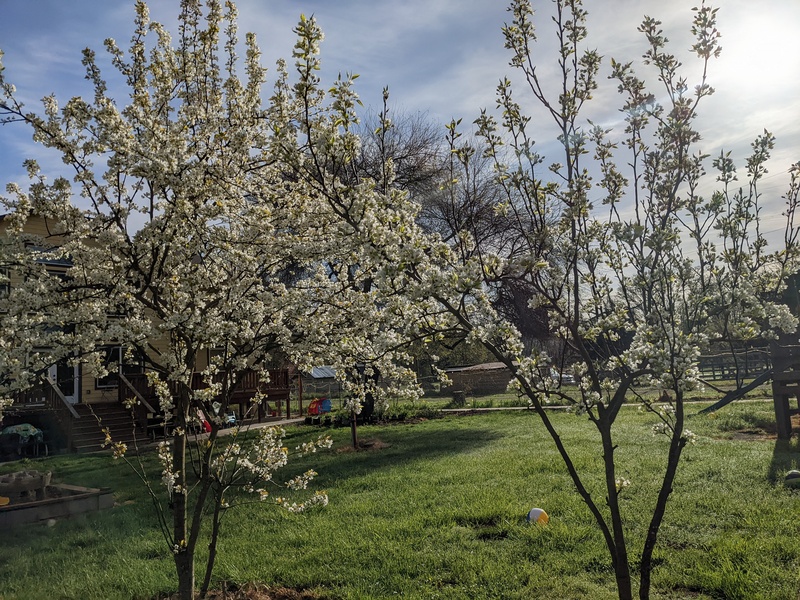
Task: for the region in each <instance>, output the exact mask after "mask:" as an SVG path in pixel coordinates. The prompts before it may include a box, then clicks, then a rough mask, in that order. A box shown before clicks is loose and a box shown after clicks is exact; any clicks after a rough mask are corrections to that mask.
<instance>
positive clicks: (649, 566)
mask: <svg viewBox="0 0 800 600" xmlns="http://www.w3.org/2000/svg"><path fill="white" fill-rule="evenodd" d="M676 405H677V407H676V419H675V431H673V434H672V439H671V441H670V448H669V454H668V457H667V470H666V473H664V480H663V481H662V482H661V489H660V490H659V492H658V500H657V501H656V507H655V510H654V511H653V517H652V519H651V520H650V526H649V527H648V529H647V537H646V538H645V540H644V548H643V549H642V559H641V562H640V564H641V575H640V577H639V598H640V599H641V600H648V599H649V598H650V585H651V581H650V575H651V574H652V571H653V550H654V549H655V547H656V542H657V541H658V530H659V529H660V528H661V523H662V521H663V520H664V513H665V512H666V509H667V500H669V496H670V494H672V484H673V483H674V481H675V473H676V472H677V470H678V463H679V462H680V460H681V453H682V452H683V447H684V445H685V444H686V441H685V440H684V439H683V423H684V412H683V398H682V397H680V396H679V397H678V400H677V402H676Z"/></svg>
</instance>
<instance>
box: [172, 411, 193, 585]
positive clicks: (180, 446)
mask: <svg viewBox="0 0 800 600" xmlns="http://www.w3.org/2000/svg"><path fill="white" fill-rule="evenodd" d="M184 406H188V402H187V403H185V404H184ZM184 422H186V418H185V415H184ZM172 468H173V471H174V473H175V487H174V488H173V493H172V503H173V513H172V535H173V540H174V544H175V548H173V552H174V553H175V569H176V571H177V575H178V595H179V597H180V599H181V600H192V598H193V597H194V547H193V546H194V544H189V540H188V535H187V534H188V531H187V520H188V494H189V492H188V487H187V484H186V432H185V431H184V430H183V428H182V427H179V428H177V429H176V430H175V434H174V435H173V440H172Z"/></svg>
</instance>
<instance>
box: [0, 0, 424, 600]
mask: <svg viewBox="0 0 800 600" xmlns="http://www.w3.org/2000/svg"><path fill="white" fill-rule="evenodd" d="M205 4H206V5H207V8H206V9H205V10H204V9H203V6H202V3H201V2H200V1H199V0H183V1H182V2H181V13H180V18H179V29H178V36H177V39H176V40H173V39H172V36H171V35H170V33H169V31H168V30H167V29H166V28H165V27H164V26H162V25H161V24H159V23H155V22H151V21H150V19H149V15H148V8H147V4H146V3H145V2H143V1H139V2H137V3H136V19H135V31H134V34H133V37H132V39H131V42H130V45H129V47H128V49H127V51H126V50H123V49H122V48H121V47H120V46H119V45H118V44H117V43H116V42H115V41H114V40H110V39H109V40H107V41H106V44H105V45H106V51H107V53H108V56H109V57H110V62H111V65H112V66H113V69H112V71H113V72H115V73H116V76H115V78H114V79H112V80H107V79H105V77H104V75H103V73H102V69H101V61H99V59H98V58H97V56H96V55H95V53H94V52H93V51H91V50H88V49H87V50H86V51H85V52H84V57H83V64H84V65H85V67H86V76H87V79H88V80H89V82H90V83H91V85H92V88H93V94H92V96H91V97H89V98H88V99H85V98H83V97H78V96H76V97H74V98H71V99H70V100H68V101H67V102H66V103H65V104H63V106H59V104H58V102H57V100H56V98H54V97H52V96H48V97H46V98H45V99H44V101H43V112H42V113H37V112H35V111H30V110H28V109H27V108H26V107H25V106H23V105H22V104H21V102H20V101H19V100H18V96H17V93H16V90H15V88H14V87H13V85H12V84H11V83H10V82H8V81H7V80H6V79H5V78H4V77H3V74H2V70H1V69H2V65H0V94H2V95H1V96H0V120H2V122H4V123H9V124H10V123H12V122H21V123H23V124H24V125H27V126H28V127H29V128H30V129H31V131H32V133H33V137H34V140H35V141H36V142H38V143H39V144H41V145H42V146H44V147H46V148H49V149H51V150H52V151H54V152H56V153H58V154H60V157H61V158H62V160H63V162H64V164H65V165H66V166H67V167H68V169H69V172H70V176H69V179H68V178H66V177H58V178H56V179H54V180H53V181H52V182H49V181H48V180H47V179H46V177H45V175H44V174H43V173H41V172H40V169H39V167H38V165H37V164H36V163H35V162H34V161H28V162H27V163H26V164H27V168H28V173H29V175H30V178H31V184H30V185H29V186H28V187H27V189H23V188H22V187H21V186H17V185H13V184H12V185H9V186H8V188H7V196H6V197H4V198H3V199H2V202H3V204H4V205H5V207H6V209H7V212H8V216H7V217H6V223H7V229H6V233H7V235H6V236H5V238H4V240H3V242H2V245H1V246H0V261H2V266H3V267H4V268H6V269H7V272H9V273H13V275H12V279H13V285H12V286H11V289H10V290H9V293H8V294H7V295H6V296H5V297H4V298H2V299H0V302H2V307H0V308H2V311H0V321H1V322H2V323H1V325H2V328H3V331H4V336H3V340H2V344H1V345H2V347H1V348H0V370H2V374H3V376H2V381H0V385H2V386H3V391H4V394H3V395H4V396H6V397H9V396H10V394H12V393H13V392H14V391H16V390H22V389H25V388H26V387H28V386H30V385H31V384H32V383H34V382H35V381H36V379H37V378H38V377H40V376H41V375H42V373H44V372H45V370H46V369H47V368H48V366H49V365H52V364H54V363H56V362H58V361H63V360H66V361H70V362H72V363H76V362H82V363H83V364H84V365H85V367H86V368H88V369H91V370H93V371H94V372H95V373H97V375H98V376H102V375H104V374H105V373H106V372H107V371H108V369H109V368H110V369H114V368H118V366H119V365H107V364H103V361H102V348H103V347H105V346H107V345H108V344H113V345H115V346H119V347H121V348H122V349H123V352H124V356H125V358H124V359H122V360H132V361H133V360H136V361H141V362H142V363H143V365H144V367H145V368H146V370H147V374H148V378H149V383H150V385H151V386H152V387H153V388H154V389H155V391H156V393H157V395H158V398H159V402H160V410H161V413H162V414H161V417H162V418H163V420H164V421H165V422H171V423H172V424H173V425H174V426H175V427H174V429H173V431H172V434H171V436H170V438H169V439H168V440H167V441H166V442H164V443H163V444H162V445H161V447H160V449H159V453H158V455H159V458H160V460H161V463H162V468H163V472H162V482H163V484H164V488H165V493H166V495H167V497H166V498H165V497H164V492H160V491H158V489H156V487H154V486H152V485H151V484H150V476H149V475H150V474H149V473H148V472H147V471H146V469H145V468H144V467H143V466H142V465H141V463H138V462H137V461H136V459H129V458H128V457H127V456H126V454H125V451H126V450H127V448H126V447H125V445H124V444H122V443H120V442H118V441H116V440H114V439H108V440H107V441H108V443H109V444H111V445H112V447H113V449H114V453H115V456H116V457H119V458H122V459H123V460H126V461H127V462H129V464H131V465H132V466H133V467H134V468H135V469H137V472H138V473H139V474H140V476H141V477H142V479H143V481H144V482H145V484H146V486H147V489H148V490H149V491H150V493H151V494H152V496H153V499H154V504H155V506H156V509H157V514H158V523H159V525H160V526H161V529H162V531H163V533H164V537H165V539H166V542H167V544H168V547H169V549H170V550H171V551H172V552H173V555H174V562H175V567H176V573H177V578H178V591H179V594H180V597H181V598H191V597H193V594H194V591H195V588H196V583H195V556H196V550H197V547H198V543H200V540H202V539H205V538H204V536H205V535H206V534H205V532H206V531H209V530H210V539H209V548H210V553H209V559H208V562H207V564H206V570H205V577H204V581H203V583H202V586H201V592H202V593H203V594H205V593H206V591H207V590H208V588H209V585H210V584H211V577H212V570H213V565H214V560H215V557H216V541H217V538H218V536H219V533H220V525H221V523H222V519H223V516H224V514H225V512H226V511H227V510H229V508H230V507H232V506H234V505H235V504H236V502H237V501H239V500H240V499H241V493H240V490H245V491H249V492H251V493H253V494H255V495H256V496H257V497H258V498H260V499H262V500H269V499H273V500H274V501H275V502H277V503H278V504H279V505H281V506H284V507H286V508H287V509H289V510H291V511H302V510H304V509H305V508H307V507H309V506H313V505H319V504H325V503H326V502H327V496H326V495H325V494H324V492H317V493H314V494H313V495H311V496H310V498H307V499H305V500H302V499H294V498H293V496H292V494H291V492H287V493H286V494H285V497H284V494H283V493H280V492H279V493H278V494H274V493H271V492H270V486H272V485H276V484H277V483H278V482H279V480H278V479H277V475H276V471H277V470H278V469H280V468H281V467H283V466H284V465H285V464H286V461H287V457H288V450H287V449H286V448H284V447H283V442H282V438H283V434H282V433H281V432H280V431H277V430H266V431H262V432H261V433H260V434H259V435H257V436H247V435H245V432H243V431H238V432H236V434H235V435H234V436H230V437H226V438H221V437H219V431H220V427H221V425H222V421H221V416H222V415H224V414H225V412H226V410H227V409H228V406H229V405H230V404H231V400H232V398H233V394H234V392H235V390H236V388H237V385H239V383H240V382H241V380H242V379H243V378H244V377H246V376H252V374H253V373H256V374H257V375H258V377H260V378H261V379H262V380H264V381H266V380H267V378H268V377H269V371H268V367H269V366H270V364H271V363H273V362H275V361H279V360H291V361H293V362H294V363H295V364H297V365H299V366H300V367H301V368H310V367H311V366H312V365H314V364H319V363H320V362H322V363H325V364H333V365H335V366H337V367H338V371H339V372H340V373H345V372H347V370H348V369H352V367H353V365H355V364H362V365H365V367H364V368H365V369H368V370H370V371H373V372H380V373H381V375H382V376H383V377H384V378H385V379H386V380H388V381H391V382H394V383H395V384H396V385H397V387H398V389H400V390H403V392H402V393H408V394H411V395H417V394H418V393H419V392H418V390H417V389H416V388H415V386H413V385H412V384H411V379H410V374H409V372H408V371H407V370H406V369H404V368H403V367H402V366H398V365H401V364H402V363H403V362H404V358H405V356H404V354H403V352H402V350H399V348H400V346H401V344H400V342H401V340H400V338H399V336H398V333H397V332H398V331H399V328H398V327H397V324H396V322H397V321H398V319H400V318H401V314H400V313H399V312H398V311H397V310H394V307H395V306H396V305H399V304H401V302H405V300H401V299H400V296H399V294H398V290H397V289H396V288H392V287H391V286H387V285H381V286H378V285H376V282H377V281H378V280H379V279H380V280H381V282H386V281H391V276H390V275H389V274H387V273H385V272H384V271H389V272H390V271H392V270H393V269H399V268H402V267H401V266H398V265H395V264H393V263H392V262H387V261H386V260H385V257H384V256H383V255H382V254H379V253H376V252H372V251H371V250H370V249H371V248H372V247H373V246H379V247H380V246H382V245H383V239H384V238H385V237H386V236H392V235H395V236H396V235H397V233H396V229H397V228H398V227H399V228H402V226H403V224H404V223H406V222H412V223H413V214H412V213H411V212H409V211H410V210H411V205H410V204H407V205H406V206H405V207H401V206H400V205H394V204H393V200H394V198H389V197H385V196H382V195H380V194H378V193H376V191H375V190H374V188H373V186H372V185H371V184H370V183H369V182H360V183H357V184H356V185H349V186H344V185H342V184H340V180H339V179H338V178H337V174H336V173H335V172H333V171H331V170H330V169H329V168H327V165H329V164H334V163H336V164H347V162H348V157H349V156H351V155H353V154H354V153H355V152H357V150H358V138H357V137H356V136H355V135H353V134H349V133H348V132H347V130H348V126H349V122H350V121H352V120H354V119H355V116H354V106H355V105H356V103H357V98H356V96H355V94H354V92H353V91H352V89H351V80H352V78H340V80H339V81H338V82H337V83H336V84H335V85H334V86H333V89H332V90H331V91H330V92H329V93H328V92H326V91H325V90H324V89H323V88H322V87H321V84H320V79H319V77H318V73H317V72H318V70H319V56H318V54H319V42H320V41H321V40H322V34H321V31H320V30H319V27H318V26H317V25H316V23H315V22H314V20H313V19H306V18H302V19H301V20H300V23H299V24H298V27H297V29H296V33H297V39H298V41H297V45H296V46H295V50H294V59H295V66H296V70H297V76H296V80H293V79H292V78H291V77H290V76H289V73H288V69H287V67H286V64H285V63H284V62H279V64H278V69H277V78H276V84H275V88H274V92H273V95H272V96H271V97H270V98H269V100H267V101H265V100H264V97H263V95H264V84H265V82H266V70H265V69H264V68H263V67H262V66H261V64H260V62H259V60H260V52H259V49H258V47H257V45H256V41H255V38H254V36H252V35H250V34H248V35H247V37H246V39H245V42H244V48H245V52H246V54H245V57H244V59H243V60H242V59H240V58H239V57H238V56H237V54H236V51H237V48H238V47H239V40H238V36H237V26H236V9H235V6H234V5H233V3H231V2H227V3H225V4H224V5H223V4H222V3H220V2H219V1H217V0H209V1H208V2H206V3H205ZM242 70H243V75H242V73H241V71H242ZM119 86H125V87H127V93H128V96H127V98H125V97H123V95H121V94H113V93H112V92H111V90H116V89H117V87H119ZM334 158H335V160H334ZM311 164H313V165H314V168H313V169H312V168H310V167H309V165H311ZM32 218H44V219H46V220H47V222H48V223H50V224H51V225H52V229H51V231H50V232H49V233H48V235H45V236H38V237H37V236H34V235H32V234H31V233H30V231H29V229H27V228H26V226H27V224H28V223H29V221H30V220H31V219H32ZM365 249H366V250H367V251H366V252H365ZM45 258H46V259H47V261H53V260H57V261H60V262H61V263H62V264H64V265H66V268H65V270H64V272H63V273H60V274H59V273H52V272H50V271H48V270H47V269H46V268H45V267H44V264H43V263H44V262H46V261H44V260H43V259H45ZM43 349H46V351H43ZM203 353H209V355H210V357H211V358H210V360H209V362H208V365H207V367H205V368H204V369H203V370H202V372H201V373H200V377H201V378H202V383H203V385H201V386H197V385H193V378H195V377H196V373H195V371H196V365H197V364H198V358H199V357H200V356H201V355H202V354H203ZM370 381H372V379H370ZM346 383H347V385H348V386H349V387H348V389H349V391H350V392H351V394H350V398H351V399H350V401H349V402H350V403H351V407H352V410H353V411H355V412H357V411H358V410H359V406H360V402H361V401H362V400H363V398H364V397H365V395H366V394H367V393H371V394H373V396H379V398H380V395H381V394H386V393H387V392H386V390H385V388H384V387H381V388H378V386H377V385H375V384H374V383H370V384H368V385H365V384H364V382H363V381H360V382H357V381H347V382H346ZM198 387H199V388H201V389H198ZM135 403H136V399H132V400H131V402H130V404H131V405H133V404H135ZM198 410H199V411H201V413H198ZM198 414H203V415H205V416H206V417H208V419H209V421H210V428H211V431H210V432H209V434H208V436H207V438H204V439H202V440H193V439H192V436H193V434H192V430H193V429H194V427H193V426H194V425H196V422H197V418H198V417H197V415H198ZM327 445H329V440H326V439H321V440H318V441H317V442H313V443H309V444H306V445H303V446H301V447H300V448H298V452H302V453H307V452H310V451H314V450H316V449H317V448H320V447H325V446H327ZM312 478H313V472H312V471H309V472H308V473H307V474H305V475H302V476H299V477H293V478H291V479H290V480H289V481H288V482H286V486H288V488H290V490H301V489H305V488H306V487H307V486H308V485H309V482H310V481H311V479H312ZM207 520H210V528H206V527H205V526H204V523H205V522H206V521H207Z"/></svg>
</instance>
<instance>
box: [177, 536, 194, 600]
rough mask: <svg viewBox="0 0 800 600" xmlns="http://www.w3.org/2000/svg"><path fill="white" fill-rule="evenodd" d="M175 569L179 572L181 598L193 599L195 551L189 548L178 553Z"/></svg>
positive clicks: (181, 599) (184, 599)
mask: <svg viewBox="0 0 800 600" xmlns="http://www.w3.org/2000/svg"><path fill="white" fill-rule="evenodd" d="M175 570H176V571H177V574H178V597H179V598H180V600H193V598H194V553H193V552H190V551H189V550H188V549H186V550H182V551H180V552H178V553H176V554H175Z"/></svg>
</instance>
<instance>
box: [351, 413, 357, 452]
mask: <svg viewBox="0 0 800 600" xmlns="http://www.w3.org/2000/svg"><path fill="white" fill-rule="evenodd" d="M357 419H358V415H357V414H356V411H354V410H351V411H350V434H351V437H352V438H353V450H358V422H357Z"/></svg>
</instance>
